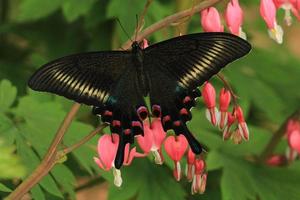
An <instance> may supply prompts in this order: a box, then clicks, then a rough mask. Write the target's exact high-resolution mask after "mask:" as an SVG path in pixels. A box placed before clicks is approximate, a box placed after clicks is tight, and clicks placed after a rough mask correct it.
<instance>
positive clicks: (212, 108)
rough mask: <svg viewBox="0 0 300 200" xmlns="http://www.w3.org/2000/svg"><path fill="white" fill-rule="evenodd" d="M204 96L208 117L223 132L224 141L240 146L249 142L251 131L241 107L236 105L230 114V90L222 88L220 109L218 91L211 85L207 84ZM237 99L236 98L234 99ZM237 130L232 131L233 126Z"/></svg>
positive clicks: (204, 87)
mask: <svg viewBox="0 0 300 200" xmlns="http://www.w3.org/2000/svg"><path fill="white" fill-rule="evenodd" d="M202 96H203V100H204V103H205V105H206V117H207V119H208V120H209V121H210V122H211V123H212V125H214V126H218V127H219V128H220V129H221V130H223V139H224V140H227V139H229V138H231V139H232V140H233V141H234V143H236V144H239V143H241V142H242V140H243V139H244V140H246V141H248V140H249V130H248V126H247V123H246V122H245V119H244V114H243V111H242V109H241V107H240V106H239V105H237V104H236V102H235V103H234V104H235V105H234V107H233V111H232V112H231V113H230V112H228V111H227V110H228V108H229V104H230V100H231V96H232V95H231V93H230V90H228V89H226V88H222V89H221V91H220V95H219V109H218V108H217V107H216V91H215V88H214V87H213V86H212V84H211V83H209V82H205V83H204V86H203V89H202ZM234 98H235V97H234ZM234 124H236V125H237V126H236V129H234V130H233V131H232V126H233V125H234Z"/></svg>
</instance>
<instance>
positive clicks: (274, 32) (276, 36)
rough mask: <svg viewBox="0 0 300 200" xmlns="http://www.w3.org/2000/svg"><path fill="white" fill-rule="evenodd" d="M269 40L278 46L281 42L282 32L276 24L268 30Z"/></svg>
mask: <svg viewBox="0 0 300 200" xmlns="http://www.w3.org/2000/svg"><path fill="white" fill-rule="evenodd" d="M268 33H269V36H270V38H272V39H273V40H275V41H276V42H277V43H278V44H282V42H283V30H282V28H281V26H279V25H278V24H277V23H276V22H275V25H274V28H273V29H269V30H268Z"/></svg>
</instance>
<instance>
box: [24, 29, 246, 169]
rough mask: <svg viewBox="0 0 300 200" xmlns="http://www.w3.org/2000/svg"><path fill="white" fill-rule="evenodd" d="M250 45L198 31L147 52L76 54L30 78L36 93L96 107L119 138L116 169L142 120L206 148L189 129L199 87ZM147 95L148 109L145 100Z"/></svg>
mask: <svg viewBox="0 0 300 200" xmlns="http://www.w3.org/2000/svg"><path fill="white" fill-rule="evenodd" d="M250 49H251V46H250V44H249V43H248V42H247V41H245V40H243V39H241V38H239V37H237V36H234V35H231V34H227V33H197V34H190V35H184V36H180V37H177V38H173V39H169V40H166V41H163V42H160V43H157V44H154V45H151V46H149V47H147V48H145V49H142V48H141V47H140V46H139V44H138V43H137V42H133V44H132V50H131V51H102V52H89V53H83V54H74V55H70V56H66V57H63V58H59V59H57V60H54V61H52V62H50V63H47V64H45V65H44V66H42V67H41V68H40V69H39V70H38V71H37V72H35V73H34V74H33V76H32V77H31V79H30V80H29V86H30V87H31V88H32V89H34V90H38V91H46V92H52V93H55V94H58V95H61V96H65V97H67V98H69V99H72V100H75V101H76V102H79V103H84V104H86V105H92V106H93V107H94V109H93V113H94V114H98V115H101V118H102V121H103V122H106V123H109V124H110V129H111V132H112V133H116V134H118V135H119V136H120V137H119V147H118V151H117V155H116V159H115V166H116V167H117V168H120V167H121V165H122V163H123V159H124V148H125V145H126V144H127V143H133V142H134V136H136V135H139V134H143V123H142V122H143V120H145V119H147V117H149V116H150V113H151V115H152V117H157V118H160V119H161V122H162V125H163V128H164V129H165V130H166V131H167V130H169V129H173V130H174V132H175V134H177V135H179V134H183V135H184V136H185V137H186V138H187V140H188V142H189V144H190V146H191V149H192V150H193V151H194V153H196V154H199V153H201V151H202V148H201V146H200V144H199V142H198V141H197V140H196V139H195V138H194V136H193V135H192V134H191V133H190V131H189V130H188V128H187V126H186V122H187V121H189V120H191V118H192V116H191V113H190V108H191V107H193V106H195V98H196V97H198V96H200V95H201V94H200V92H199V91H198V89H197V87H198V86H200V85H202V84H203V83H204V82H205V81H207V80H208V79H210V78H211V76H213V75H214V74H216V73H218V72H219V71H220V70H221V69H222V68H223V67H224V66H225V65H227V64H228V63H230V62H232V61H234V60H236V59H237V58H240V57H242V56H244V55H245V54H247V53H248V52H249V51H250ZM145 96H149V98H150V103H151V105H150V106H151V107H150V108H149V109H148V108H147V107H146V103H145V101H144V97H145Z"/></svg>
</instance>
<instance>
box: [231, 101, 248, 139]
mask: <svg viewBox="0 0 300 200" xmlns="http://www.w3.org/2000/svg"><path fill="white" fill-rule="evenodd" d="M234 112H235V116H236V118H237V121H238V129H239V132H240V134H241V136H242V137H243V139H244V140H246V141H248V140H249V130H248V126H247V123H246V122H245V119H244V115H243V111H242V108H241V107H240V106H236V107H235V108H234Z"/></svg>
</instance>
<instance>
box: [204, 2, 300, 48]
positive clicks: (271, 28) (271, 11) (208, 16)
mask: <svg viewBox="0 0 300 200" xmlns="http://www.w3.org/2000/svg"><path fill="white" fill-rule="evenodd" d="M278 9H284V11H285V16H284V21H285V23H286V24H287V25H288V26H290V25H291V24H292V16H291V13H293V15H294V16H295V17H296V19H298V20H299V21H300V0H261V1H260V14H261V16H262V18H263V20H264V21H265V22H266V25H267V27H268V34H269V36H270V38H272V39H274V40H275V41H276V42H277V43H279V44H281V43H282V42H283V29H282V27H281V26H280V25H278V23H277V20H276V12H277V10H278ZM225 21H226V24H227V27H228V30H229V31H230V32H231V33H232V34H235V35H238V36H240V37H242V38H244V39H246V34H245V33H244V32H243V30H242V24H243V11H242V9H241V7H240V5H239V1H238V0H231V1H230V2H229V3H228V5H227V8H226V10H225ZM201 24H202V27H203V30H204V31H206V32H223V31H224V27H223V25H222V23H221V19H220V14H219V12H218V10H217V9H216V8H214V7H210V8H207V9H205V10H203V11H202V12H201Z"/></svg>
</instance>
